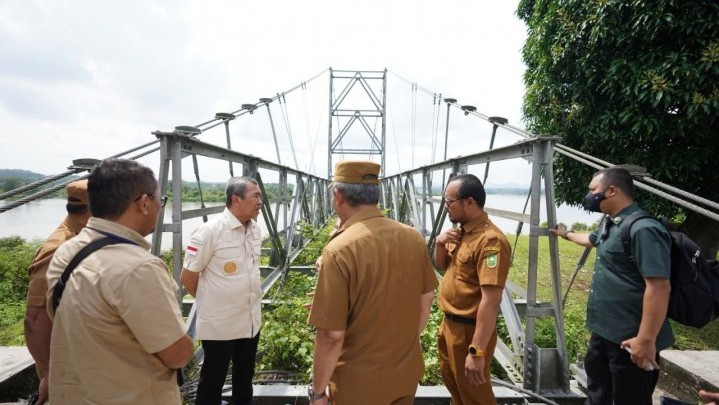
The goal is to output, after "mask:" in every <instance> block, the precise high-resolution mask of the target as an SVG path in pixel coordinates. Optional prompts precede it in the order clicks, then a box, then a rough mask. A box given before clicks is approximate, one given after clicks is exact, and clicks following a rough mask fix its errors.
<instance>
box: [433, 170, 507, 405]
mask: <svg viewBox="0 0 719 405" xmlns="http://www.w3.org/2000/svg"><path fill="white" fill-rule="evenodd" d="M485 200H486V193H485V191H484V187H483V186H482V182H481V181H479V179H478V178H477V177H476V176H474V175H472V174H460V175H458V176H455V177H452V178H451V179H450V180H449V183H448V184H447V188H446V189H445V192H444V201H445V206H446V208H447V214H448V216H449V219H450V221H452V222H453V223H455V224H456V223H459V224H460V227H459V228H452V229H448V230H446V231H445V232H443V233H442V234H440V235H439V236H438V237H437V240H436V247H435V250H434V260H435V264H436V265H437V268H438V269H439V270H440V271H445V270H446V271H447V272H446V274H445V275H444V278H443V279H442V285H441V287H440V290H439V306H440V308H441V309H442V311H444V314H445V316H444V320H443V321H442V325H441V326H440V330H439V341H438V344H437V347H438V350H439V361H440V371H441V372H442V379H443V380H444V384H445V385H446V386H447V389H448V390H449V392H450V394H452V404H453V405H495V404H496V400H495V397H494V393H493V391H492V382H491V378H490V372H489V365H490V362H491V361H492V356H493V355H494V348H495V346H496V344H497V326H496V323H497V311H498V309H499V304H500V303H501V301H502V292H503V289H504V284H505V282H506V281H507V274H508V273H509V258H510V255H511V248H510V247H509V243H508V242H507V238H506V237H505V236H504V233H502V231H501V230H499V228H497V227H496V226H495V225H494V224H493V223H492V221H490V220H489V218H488V216H487V212H486V211H485V210H484V202H485Z"/></svg>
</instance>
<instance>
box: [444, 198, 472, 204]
mask: <svg viewBox="0 0 719 405" xmlns="http://www.w3.org/2000/svg"><path fill="white" fill-rule="evenodd" d="M466 199H467V197H462V198H445V199H444V205H446V206H450V205H452V203H453V202H455V201H459V200H466Z"/></svg>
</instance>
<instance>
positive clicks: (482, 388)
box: [437, 318, 497, 405]
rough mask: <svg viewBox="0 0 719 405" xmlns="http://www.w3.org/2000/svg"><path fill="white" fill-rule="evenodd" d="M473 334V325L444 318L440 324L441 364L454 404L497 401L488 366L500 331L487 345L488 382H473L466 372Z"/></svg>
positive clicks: (481, 404)
mask: <svg viewBox="0 0 719 405" xmlns="http://www.w3.org/2000/svg"><path fill="white" fill-rule="evenodd" d="M472 336H474V325H467V324H463V323H458V322H453V321H450V320H449V319H446V318H445V319H444V320H443V321H442V325H441V326H440V328H439V341H438V342H437V348H438V350H439V368H440V372H441V373H442V379H443V380H444V385H445V386H446V387H447V389H448V390H449V393H450V394H451V395H452V405H496V403H497V401H496V399H495V397H494V392H493V391H492V382H491V374H490V371H489V366H490V364H491V363H492V358H493V356H494V348H495V346H496V345H497V331H496V330H495V331H494V333H492V337H491V338H490V339H489V344H488V345H487V347H486V348H485V357H486V361H485V362H484V377H485V380H486V382H485V383H484V384H481V385H473V384H471V383H470V382H469V380H467V378H466V377H465V376H464V362H465V360H466V359H467V355H468V354H469V345H470V343H471V342H472Z"/></svg>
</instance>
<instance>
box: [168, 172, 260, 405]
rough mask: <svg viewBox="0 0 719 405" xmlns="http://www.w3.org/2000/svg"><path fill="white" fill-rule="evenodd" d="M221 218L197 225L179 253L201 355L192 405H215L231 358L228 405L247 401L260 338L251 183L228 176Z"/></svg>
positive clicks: (256, 200) (255, 200)
mask: <svg viewBox="0 0 719 405" xmlns="http://www.w3.org/2000/svg"><path fill="white" fill-rule="evenodd" d="M225 194H226V196H227V200H226V202H225V205H226V208H225V210H224V211H223V212H222V215H220V216H218V217H217V218H214V219H213V220H211V221H209V222H207V223H205V224H203V225H202V226H201V227H200V228H198V229H197V230H196V231H195V232H194V233H193V234H192V236H191V238H190V243H189V244H188V245H187V250H186V251H185V263H184V266H183V267H184V268H183V269H182V275H181V279H182V284H183V285H184V286H185V288H186V289H187V291H188V292H189V293H190V294H192V295H193V296H195V298H196V303H197V307H198V312H197V313H198V317H197V338H198V339H201V340H202V348H203V349H204V352H205V357H204V360H203V363H202V369H201V370H200V382H199V385H198V387H197V398H196V404H198V405H204V404H211V405H217V404H220V402H221V401H222V386H223V385H224V383H225V378H226V377H227V370H228V367H229V364H230V360H232V403H233V404H237V405H249V404H251V403H252V377H253V376H254V374H255V355H256V353H257V343H258V341H259V339H260V321H261V319H260V300H261V298H262V292H261V290H260V249H261V247H262V237H261V233H260V228H259V226H258V225H257V223H256V222H255V221H253V219H254V218H256V217H257V215H258V214H259V212H260V208H261V207H262V193H261V192H260V188H259V185H258V184H257V181H256V180H254V179H252V178H249V177H233V178H231V179H230V180H229V182H228V183H227V188H226V190H225Z"/></svg>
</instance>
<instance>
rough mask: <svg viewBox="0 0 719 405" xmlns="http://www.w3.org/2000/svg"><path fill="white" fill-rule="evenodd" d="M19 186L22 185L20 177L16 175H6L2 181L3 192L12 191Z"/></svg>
mask: <svg viewBox="0 0 719 405" xmlns="http://www.w3.org/2000/svg"><path fill="white" fill-rule="evenodd" d="M20 186H22V181H21V180H20V179H18V178H17V177H7V178H6V179H5V181H3V185H2V190H3V192H7V191H12V190H15V189H16V188H18V187H20Z"/></svg>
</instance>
